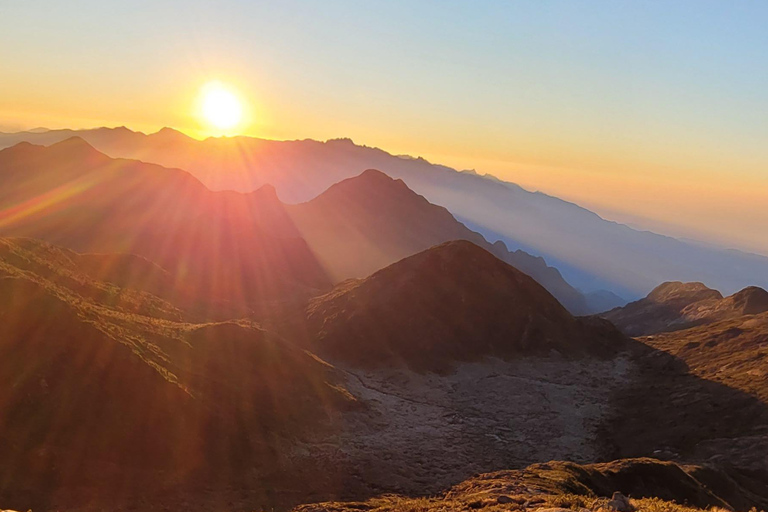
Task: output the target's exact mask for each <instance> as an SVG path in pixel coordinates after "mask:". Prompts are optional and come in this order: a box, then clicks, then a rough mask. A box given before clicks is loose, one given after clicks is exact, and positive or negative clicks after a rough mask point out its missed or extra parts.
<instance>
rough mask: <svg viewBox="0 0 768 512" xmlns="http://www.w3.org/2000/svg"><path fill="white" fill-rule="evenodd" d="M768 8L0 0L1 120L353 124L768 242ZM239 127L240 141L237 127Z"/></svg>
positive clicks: (646, 220) (657, 217)
mask: <svg viewBox="0 0 768 512" xmlns="http://www.w3.org/2000/svg"><path fill="white" fill-rule="evenodd" d="M766 26H768V2H762V1H758V0H753V1H748V0H743V1H734V2H723V1H708V0H677V1H675V2H666V1H661V0H638V1H621V0H606V1H589V0H584V1H579V2H573V1H570V0H564V1H547V0H530V1H526V2H523V1H514V0H505V1H501V0H499V1H494V2H490V1H482V0H474V1H462V2H459V1H450V0H447V1H426V0H387V1H376V0H324V1H312V0H281V1H280V2H272V1H270V2H260V1H253V0H247V1H246V0H218V1H216V2H212V1H210V2H201V1H194V0H185V1H175V0H174V1H172V0H152V1H144V0H135V1H130V2H128V1H113V2H104V1H92V0H73V1H69V2H61V1H60V0H35V1H27V2H10V1H5V0H0V131H17V130H22V129H30V128H35V127H38V126H45V127H48V128H63V127H70V128H87V127H95V126H120V125H125V126H128V127H130V128H132V129H137V130H142V131H146V132H152V131H156V130H157V129H159V128H161V127H163V126H172V127H175V128H177V129H180V130H182V131H185V132H186V133H189V134H190V135H193V136H197V137H205V136H209V135H220V134H221V133H219V132H217V131H216V130H213V129H211V127H210V126H208V125H207V124H206V123H205V122H204V121H201V119H200V118H199V115H198V111H199V108H198V107H196V105H198V104H199V95H200V91H201V89H202V88H203V87H204V86H205V84H208V83H210V82H211V81H218V82H220V83H223V84H226V86H227V87H228V88H229V89H230V90H231V91H233V92H234V93H235V94H236V95H237V97H238V98H240V100H241V101H242V102H243V104H244V107H245V116H244V121H243V122H242V123H241V124H240V125H238V126H237V127H236V128H235V129H234V132H233V133H238V134H246V135H253V136H258V137H265V138H271V139H303V138H314V139H320V140H326V139H329V138H336V137H350V138H352V139H353V140H354V141H355V142H357V143H360V144H366V145H369V146H376V147H381V148H382V149H385V150H387V151H390V152H392V153H398V154H410V155H414V156H423V157H425V158H427V159H428V160H430V161H433V162H437V163H443V164H446V165H450V166H453V167H456V168H459V169H475V170H477V171H478V172H481V173H491V174H493V175H495V176H498V177H500V178H502V179H505V180H508V181H513V182H516V183H519V184H521V185H523V186H525V187H526V188H529V189H531V190H541V191H543V192H547V193H550V194H553V195H556V196H559V197H562V198H564V199H569V200H573V201H575V202H577V203H579V204H581V205H583V206H586V207H588V208H590V209H592V210H594V211H596V212H597V213H599V214H601V215H602V216H604V217H606V218H608V219H611V220H616V221H620V222H626V223H629V224H630V225H632V226H634V227H639V228H642V229H651V230H654V231H658V232H661V233H665V234H671V235H674V236H680V237H687V238H693V239H697V240H702V241H705V242H711V243H718V244H721V245H726V246H730V247H734V248H739V249H742V250H748V251H752V252H758V253H761V254H766V255H768V230H767V229H766V226H768V30H766V29H765V27H766ZM233 133H229V134H233Z"/></svg>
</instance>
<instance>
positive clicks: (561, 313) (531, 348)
mask: <svg viewBox="0 0 768 512" xmlns="http://www.w3.org/2000/svg"><path fill="white" fill-rule="evenodd" d="M308 323H309V326H310V331H311V332H313V333H315V334H314V336H315V340H316V341H315V342H316V344H317V345H316V347H317V350H319V351H321V353H323V354H328V355H332V356H334V357H335V358H338V359H341V360H344V361H347V362H352V363H355V364H362V365H365V366H371V365H376V366H380V365H390V364H396V363H398V362H403V363H405V364H406V365H408V366H411V367H413V368H416V369H422V370H425V369H426V370H440V369H445V368H446V367H447V366H450V365H451V364H452V363H453V362H456V361H471V360H476V359H478V358H481V357H484V356H497V357H502V358H508V357H514V356H516V355H523V354H525V355H547V354H549V353H550V352H551V351H557V352H559V353H562V354H567V355H579V354H585V353H595V354H601V355H608V354H613V353H615V352H616V350H617V349H618V348H619V347H620V345H621V342H622V340H623V337H622V336H621V335H620V334H619V333H618V332H617V331H616V330H615V329H614V328H613V326H611V325H610V324H608V323H607V322H602V321H600V320H596V319H588V320H586V319H585V320H582V319H576V318H574V317H573V316H571V315H570V314H569V313H568V312H567V311H566V310H565V308H563V306H561V305H560V303H558V302H557V300H555V298H554V297H552V295H550V294H549V293H548V292H547V291H546V290H545V289H544V288H543V287H542V286H541V285H539V284H538V283H536V282H535V281H534V280H533V279H531V278H530V277H528V276H527V275H525V274H523V273H522V272H520V271H519V270H517V269H515V268H514V267H511V266H510V265H508V264H506V263H504V262H503V261H501V260H499V259H497V258H495V257H494V256H493V255H492V254H490V253H489V252H487V251H485V250H483V249H481V248H480V247H478V246H476V245H474V244H473V243H471V242H467V241H455V242H448V243H445V244H443V245H439V246H436V247H433V248H431V249H428V250H426V251H424V252H421V253H419V254H416V255H414V256H410V257H408V258H405V259H403V260H402V261H399V262H397V263H395V264H393V265H391V266H389V267H387V268H385V269H383V270H380V271H378V272H376V273H374V274H373V275H371V276H370V277H367V278H365V279H362V280H349V281H346V282H344V283H342V284H340V285H338V286H337V287H336V288H335V289H334V290H333V291H331V292H330V293H328V294H326V295H323V296H321V297H317V298H315V299H312V301H311V302H310V305H309V308H308Z"/></svg>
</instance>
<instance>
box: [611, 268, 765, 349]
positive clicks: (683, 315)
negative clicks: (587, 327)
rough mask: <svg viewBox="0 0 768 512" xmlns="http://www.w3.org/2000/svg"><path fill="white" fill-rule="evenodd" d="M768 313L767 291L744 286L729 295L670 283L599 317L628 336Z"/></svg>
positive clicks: (700, 286)
mask: <svg viewBox="0 0 768 512" xmlns="http://www.w3.org/2000/svg"><path fill="white" fill-rule="evenodd" d="M765 312H768V292H767V291H765V290H764V289H762V288H758V287H756V286H750V287H747V288H745V289H743V290H741V291H739V292H737V293H735V294H733V295H731V296H729V297H725V298H724V297H723V295H722V294H721V293H720V292H719V291H717V290H713V289H711V288H708V287H707V286H705V285H704V284H702V283H681V282H679V281H677V282H669V283H663V284H661V285H659V286H658V287H656V288H655V289H654V290H653V291H652V292H651V293H650V294H648V296H647V297H645V298H644V299H640V300H638V301H636V302H632V303H630V304H627V305H626V306H624V307H621V308H616V309H613V310H611V311H608V312H606V313H604V314H603V315H602V316H603V317H605V318H607V319H608V320H610V321H611V322H613V323H614V324H615V325H616V326H617V327H619V328H620V329H621V330H622V331H623V332H624V333H625V334H627V335H629V336H644V335H649V334H655V333H659V332H665V331H677V330H681V329H687V328H690V327H693V326H696V325H702V324H707V323H713V322H717V321H721V320H726V319H732V318H738V317H742V316H744V315H756V314H760V313H765Z"/></svg>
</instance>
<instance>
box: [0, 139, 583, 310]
mask: <svg viewBox="0 0 768 512" xmlns="http://www.w3.org/2000/svg"><path fill="white" fill-rule="evenodd" d="M0 185H3V190H2V191H0V206H4V207H6V208H7V210H6V212H7V213H5V215H2V216H0V234H5V235H10V236H26V237H35V238H41V239H45V240H48V241H51V242H54V243H57V244H61V245H64V246H67V247H70V248H72V249H75V250H78V251H81V252H111V253H116V252H121V253H134V254H137V255H140V256H142V257H145V258H147V259H149V260H151V261H152V262H155V263H157V264H158V265H160V266H161V267H162V268H164V269H166V270H167V271H168V272H169V273H170V276H169V277H168V282H170V283H174V286H167V287H165V288H164V291H162V292H161V293H162V294H164V295H163V296H167V294H168V293H170V292H172V291H179V294H178V296H176V297H175V299H176V301H177V302H179V301H180V300H181V296H182V295H187V296H192V297H196V296H197V297H199V296H204V297H205V298H206V302H207V306H209V307H210V306H211V301H210V300H209V299H210V298H217V299H220V300H227V301H229V302H230V303H231V307H230V308H229V310H232V308H237V307H239V308H240V309H241V310H242V311H247V309H245V308H244V306H245V305H246V304H249V303H252V302H256V301H259V300H265V299H276V298H278V299H284V298H286V297H291V296H297V295H303V296H305V297H306V296H309V295H310V294H312V293H315V290H324V289H329V288H330V285H331V283H332V282H338V281H340V280H343V279H346V278H348V277H363V276H366V275H368V274H370V273H372V272H374V271H375V270H378V269H379V268H382V267H384V266H386V265H388V264H390V263H393V262H395V261H397V260H399V259H401V258H403V257H405V256H409V255H411V254H415V253H416V252H419V251H421V250H424V249H426V248H429V247H431V246H432V245H436V244H438V243H442V242H445V241H448V240H453V239H469V240H472V241H475V242H476V243H478V244H483V245H484V246H485V247H486V248H487V249H488V250H490V251H492V252H494V254H496V255H497V256H498V257H500V258H502V259H504V260H505V261H508V262H510V263H512V264H514V265H515V266H517V267H518V268H520V269H521V270H523V271H524V272H527V273H529V274H530V275H532V276H533V277H534V278H535V279H537V280H539V282H541V283H542V284H543V285H544V286H545V287H547V288H548V289H549V290H550V291H551V292H552V293H553V294H555V295H556V297H557V298H558V299H559V300H561V301H562V302H563V304H565V305H566V306H567V307H568V308H569V309H570V310H571V311H573V312H574V313H577V314H585V313H587V312H588V308H587V306H586V303H585V301H584V298H583V296H581V294H580V293H579V292H578V291H576V290H575V289H573V288H572V287H571V286H570V285H568V283H566V282H565V281H564V280H563V279H562V276H560V274H559V273H558V271H557V270H556V269H554V268H551V267H548V266H547V265H546V263H545V262H544V261H543V260H542V259H541V258H534V257H532V256H530V255H528V254H526V253H524V252H523V251H516V252H514V253H511V252H509V251H508V250H507V249H506V247H505V246H504V244H503V243H500V242H499V243H497V244H495V245H493V246H491V244H488V243H487V242H486V241H485V240H484V239H483V238H482V236H481V235H479V234H477V233H474V232H472V231H470V230H469V229H467V228H466V227H465V226H463V225H462V224H461V223H459V222H457V221H456V219H454V218H453V216H452V215H451V214H450V213H449V212H448V211H447V210H445V209H444V208H441V207H438V206H435V205H432V204H430V203H429V202H428V201H426V199H424V198H423V197H420V196H418V195H417V194H415V193H414V192H412V191H411V190H409V189H408V188H407V186H405V184H403V182H402V181H398V182H395V181H394V180H392V179H391V178H389V177H387V176H386V175H384V174H382V173H380V172H377V171H369V172H367V173H365V174H364V175H363V176H361V177H359V178H356V179H350V180H347V181H346V182H343V183H340V184H338V185H335V186H333V187H331V188H330V189H329V190H328V191H327V192H325V193H324V194H322V195H321V196H320V197H318V198H316V199H315V200H312V201H310V202H308V203H305V204H300V205H291V206H286V205H284V204H283V203H282V202H281V201H280V200H279V199H278V197H277V195H276V193H275V189H274V188H273V187H271V186H269V185H264V186H262V187H261V188H260V189H258V190H256V191H254V192H250V193H247V194H246V193H239V192H233V191H219V192H212V191H210V190H208V189H207V188H205V186H203V185H202V184H201V183H200V182H199V181H197V180H196V179H194V178H193V177H192V176H190V175H189V174H187V173H185V172H183V171H181V170H176V169H166V168H163V167H160V166H157V165H154V164H145V163H142V162H137V161H131V160H122V159H117V160H115V159H111V158H109V157H107V156H106V155H104V154H102V153H100V152H98V151H96V150H95V149H94V148H93V147H91V146H90V145H88V144H87V143H86V142H84V141H83V140H82V139H80V138H77V137H75V138H71V139H67V140H65V141H63V142H59V143H56V144H53V145H51V146H48V147H42V146H33V145H30V144H28V143H20V144H19V145H17V146H14V147H12V148H8V149H6V150H3V151H0ZM305 240H306V241H307V242H309V245H307V243H306V242H305ZM317 258H320V262H318V261H317ZM126 282H130V280H128V281H126ZM182 289H183V290H182ZM153 291H155V292H157V291H159V290H153ZM188 302H190V301H188ZM191 302H193V301H191ZM216 309H217V310H222V309H223V310H224V311H226V310H228V308H227V307H225V306H222V305H219V306H218V307H217V308H216ZM209 312H210V313H212V312H213V311H209Z"/></svg>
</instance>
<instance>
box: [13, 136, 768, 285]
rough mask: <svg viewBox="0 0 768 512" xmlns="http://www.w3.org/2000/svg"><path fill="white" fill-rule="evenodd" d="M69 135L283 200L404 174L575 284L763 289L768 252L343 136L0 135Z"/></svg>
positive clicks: (488, 233)
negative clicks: (630, 221) (644, 226)
mask: <svg viewBox="0 0 768 512" xmlns="http://www.w3.org/2000/svg"><path fill="white" fill-rule="evenodd" d="M75 133H77V134H78V135H80V136H82V137H83V138H85V139H86V140H88V141H89V142H90V143H92V144H93V145H94V146H95V147H96V148H98V149H100V150H102V151H104V152H105V153H107V154H109V155H110V156H114V157H126V158H136V159H139V160H144V161H148V162H155V163H159V164H162V165H165V166H169V167H180V168H183V169H185V170H187V171H189V172H190V173H192V174H193V175H194V176H196V177H197V178H198V179H200V180H201V181H203V182H204V183H205V184H206V185H207V186H209V187H211V188H213V189H234V190H239V191H244V192H247V191H251V190H255V189H257V188H258V187H260V186H262V185H263V184H266V183H270V184H272V185H274V187H275V188H276V189H277V193H278V195H279V196H280V198H281V199H283V200H284V201H287V202H291V203H295V202H303V201H307V200H309V199H312V198H313V197H315V196H317V195H318V194H320V193H321V192H322V191H323V190H325V189H327V188H328V187H329V186H331V185H332V184H334V183H337V182H339V181H341V180H343V179H346V178H349V177H352V176H356V175H358V174H360V173H361V172H362V171H363V170H364V169H370V168H374V169H379V170H381V171H382V172H384V173H386V174H387V175H389V176H391V177H393V178H398V179H402V180H403V181H405V183H406V184H407V185H408V187H409V188H411V189H412V190H414V191H415V192H416V193H418V194H421V195H423V196H424V197H425V198H427V200H429V201H430V202H432V203H434V204H437V205H440V206H444V207H446V208H448V210H449V211H450V212H451V213H452V214H453V215H454V216H455V217H456V218H457V219H459V220H460V221H461V222H463V223H464V224H466V225H467V226H468V227H469V228H470V229H473V230H475V231H478V232H480V233H481V234H483V235H484V236H485V237H486V238H487V239H488V240H490V241H496V240H503V241H504V242H505V243H506V245H507V246H508V247H510V248H512V249H522V250H524V251H526V252H529V253H531V254H534V255H537V256H542V257H544V258H545V259H546V260H547V262H548V264H549V265H552V266H554V267H557V268H558V269H559V270H560V272H561V273H562V275H563V277H564V278H565V279H566V281H568V282H569V283H570V284H572V285H573V286H575V287H576V288H578V289H580V290H582V291H584V292H585V293H589V292H592V291H596V290H601V289H605V290H608V291H611V292H613V293H616V294H618V295H619V296H622V297H627V298H630V299H632V298H640V297H642V296H644V295H645V294H647V293H648V292H649V291H650V290H651V289H652V288H653V287H655V286H656V285H657V284H658V283H660V282H664V281H672V280H682V281H701V282H704V283H706V284H707V286H710V287H713V288H716V289H719V290H723V291H724V292H725V293H734V292H736V291H738V290H740V289H742V288H744V287H746V286H749V285H757V286H761V287H763V288H768V257H764V256H758V255H754V254H747V253H743V252H739V251H733V250H724V249H723V250H721V249H717V248H712V247H707V246H702V245H699V244H695V243H690V242H686V241H681V240H677V239H674V238H670V237H666V236H662V235H658V234H655V233H651V232H647V231H638V230H635V229H631V228H629V227H627V226H624V225H622V224H617V223H615V222H610V221H606V220H604V219H602V218H600V217H599V216H597V215H596V214H594V213H592V212H590V211H588V210H586V209H584V208H582V207H579V206H577V205H575V204H573V203H569V202H566V201H562V200H560V199H557V198H555V197H551V196H548V195H546V194H542V193H532V192H529V191H526V190H524V189H522V188H521V187H519V186H517V185H514V184H511V183H506V182H503V181H500V180H497V179H494V178H490V177H483V176H478V175H477V174H474V173H470V172H457V171H455V170H454V169H450V168H448V167H444V166H440V165H434V164H431V163H429V162H427V161H425V160H423V159H421V158H405V157H397V156H393V155H391V154H389V153H386V152H384V151H382V150H379V149H375V148H369V147H364V146H358V145H355V144H354V143H352V142H351V141H350V140H348V139H339V140H331V141H328V142H317V141H312V140H303V141H285V142H282V141H269V140H261V139H255V138H250V137H233V138H220V139H216V138H211V139H206V140H204V141H196V140H194V139H191V138H189V137H186V136H185V135H183V134H181V133H179V132H175V131H173V130H170V129H163V130H161V131H160V132H158V133H155V134H152V135H144V134H142V133H137V132H132V131H130V130H128V129H126V128H115V129H104V128H102V129H96V130H85V131H79V132H73V131H71V130H58V131H57V130H54V131H50V132H46V133H41V134H36V133H19V134H5V135H2V136H0V145H5V146H9V145H12V144H15V143H16V142H19V141H22V140H29V141H35V142H36V143H40V144H51V143H53V142H56V141H58V140H62V139H65V138H67V137H70V136H72V135H73V134H75Z"/></svg>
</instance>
